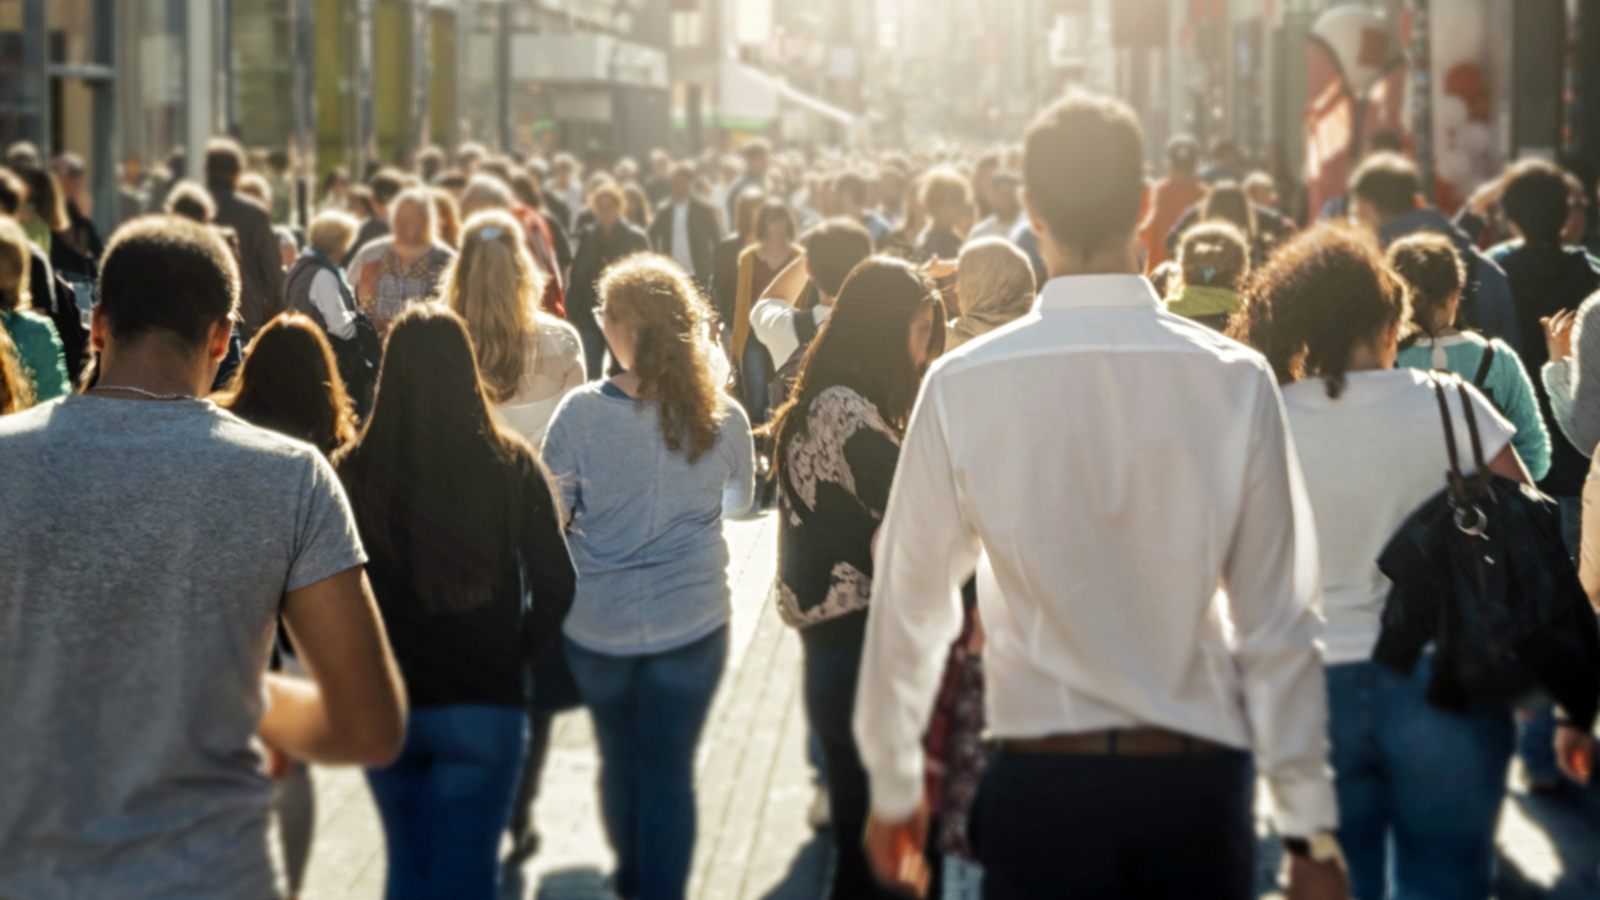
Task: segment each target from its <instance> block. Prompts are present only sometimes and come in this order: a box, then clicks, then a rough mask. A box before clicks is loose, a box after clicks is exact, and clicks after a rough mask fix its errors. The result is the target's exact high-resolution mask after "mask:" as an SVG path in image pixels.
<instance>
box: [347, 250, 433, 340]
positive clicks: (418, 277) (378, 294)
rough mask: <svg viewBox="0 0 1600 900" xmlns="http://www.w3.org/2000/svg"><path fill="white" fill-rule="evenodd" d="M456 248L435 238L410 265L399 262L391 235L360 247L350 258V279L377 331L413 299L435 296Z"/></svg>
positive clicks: (386, 327)
mask: <svg viewBox="0 0 1600 900" xmlns="http://www.w3.org/2000/svg"><path fill="white" fill-rule="evenodd" d="M455 258H456V252H455V251H454V250H451V249H450V248H449V247H446V246H445V245H444V244H441V243H439V242H437V241H435V242H434V244H433V246H431V247H429V248H428V249H427V250H425V251H423V252H422V253H419V254H417V256H416V258H415V259H413V260H412V261H411V264H410V265H409V266H403V265H401V263H400V257H399V256H398V255H397V254H396V253H395V252H394V240H393V239H392V238H379V239H378V240H375V241H373V242H371V243H370V244H367V245H366V246H365V247H363V248H361V252H360V253H357V254H356V256H355V259H353V260H351V261H350V280H351V282H352V283H353V284H354V285H355V286H356V299H357V301H358V302H359V303H360V304H361V308H362V309H363V310H365V311H366V313H367V315H369V316H371V317H372V324H373V325H374V326H376V327H377V329H378V333H379V334H387V333H388V331H389V325H390V324H391V323H393V322H394V320H395V319H398V318H400V314H401V313H403V312H405V311H406V308H407V307H408V306H410V305H411V304H413V303H421V302H422V301H424V300H427V299H429V298H432V297H435V296H437V295H438V293H439V281H440V279H441V278H443V277H444V270H445V269H446V268H448V267H449V265H450V261H451V260H453V259H455Z"/></svg>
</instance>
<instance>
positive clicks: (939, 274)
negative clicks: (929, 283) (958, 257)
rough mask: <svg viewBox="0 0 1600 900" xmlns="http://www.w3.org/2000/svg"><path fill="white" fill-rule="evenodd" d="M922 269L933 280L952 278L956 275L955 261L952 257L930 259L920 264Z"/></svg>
mask: <svg viewBox="0 0 1600 900" xmlns="http://www.w3.org/2000/svg"><path fill="white" fill-rule="evenodd" d="M922 271H924V272H926V273H928V277H929V278H932V279H933V280H934V281H943V280H944V279H946V278H954V277H955V275H956V261H955V260H953V259H930V260H928V261H927V262H926V263H923V265H922Z"/></svg>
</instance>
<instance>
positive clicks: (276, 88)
mask: <svg viewBox="0 0 1600 900" xmlns="http://www.w3.org/2000/svg"><path fill="white" fill-rule="evenodd" d="M291 15H292V13H291V10H290V3H289V0H233V7H232V12H231V13H230V16H229V20H230V32H231V34H230V37H229V45H230V50H231V51H232V56H233V59H232V60H231V61H230V62H231V63H232V66H233V73H232V74H233V77H232V78H230V79H229V85H230V86H231V87H232V89H233V96H232V97H231V98H229V99H230V100H231V105H232V109H231V113H232V119H233V122H234V124H235V127H237V128H238V135H239V139H240V141H241V142H242V143H243V144H244V145H245V147H246V148H247V149H250V150H284V149H286V148H287V147H288V145H289V139H290V137H291V136H292V135H293V134H294V113H295V93H294V44H293V28H294V23H293V19H292V18H291Z"/></svg>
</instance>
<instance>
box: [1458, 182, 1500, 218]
mask: <svg viewBox="0 0 1600 900" xmlns="http://www.w3.org/2000/svg"><path fill="white" fill-rule="evenodd" d="M1503 193H1505V185H1504V183H1503V182H1502V180H1501V179H1499V178H1496V179H1494V180H1492V181H1490V182H1488V183H1487V184H1485V185H1484V186H1483V187H1480V188H1478V189H1477V190H1475V191H1473V192H1472V196H1471V197H1469V198H1467V208H1468V209H1470V210H1472V211H1473V212H1474V213H1477V214H1478V215H1480V216H1481V215H1484V214H1485V213H1487V212H1488V211H1489V207H1491V206H1494V205H1495V204H1496V203H1499V202H1500V195H1501V194H1503Z"/></svg>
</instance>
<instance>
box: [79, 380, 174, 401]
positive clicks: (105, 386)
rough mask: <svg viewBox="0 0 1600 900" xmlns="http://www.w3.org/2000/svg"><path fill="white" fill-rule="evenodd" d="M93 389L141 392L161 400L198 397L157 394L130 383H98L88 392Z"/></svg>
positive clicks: (153, 398)
mask: <svg viewBox="0 0 1600 900" xmlns="http://www.w3.org/2000/svg"><path fill="white" fill-rule="evenodd" d="M95 391H127V392H128V393H130V394H141V395H143V396H146V397H149V398H150V399H151V400H163V401H168V402H170V401H175V400H198V399H199V398H198V397H196V396H195V395H193V394H158V393H156V392H155V391H147V390H145V389H144V388H138V387H133V386H131V385H122V384H99V385H95V386H94V387H92V388H90V389H89V392H90V393H94V392H95Z"/></svg>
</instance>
